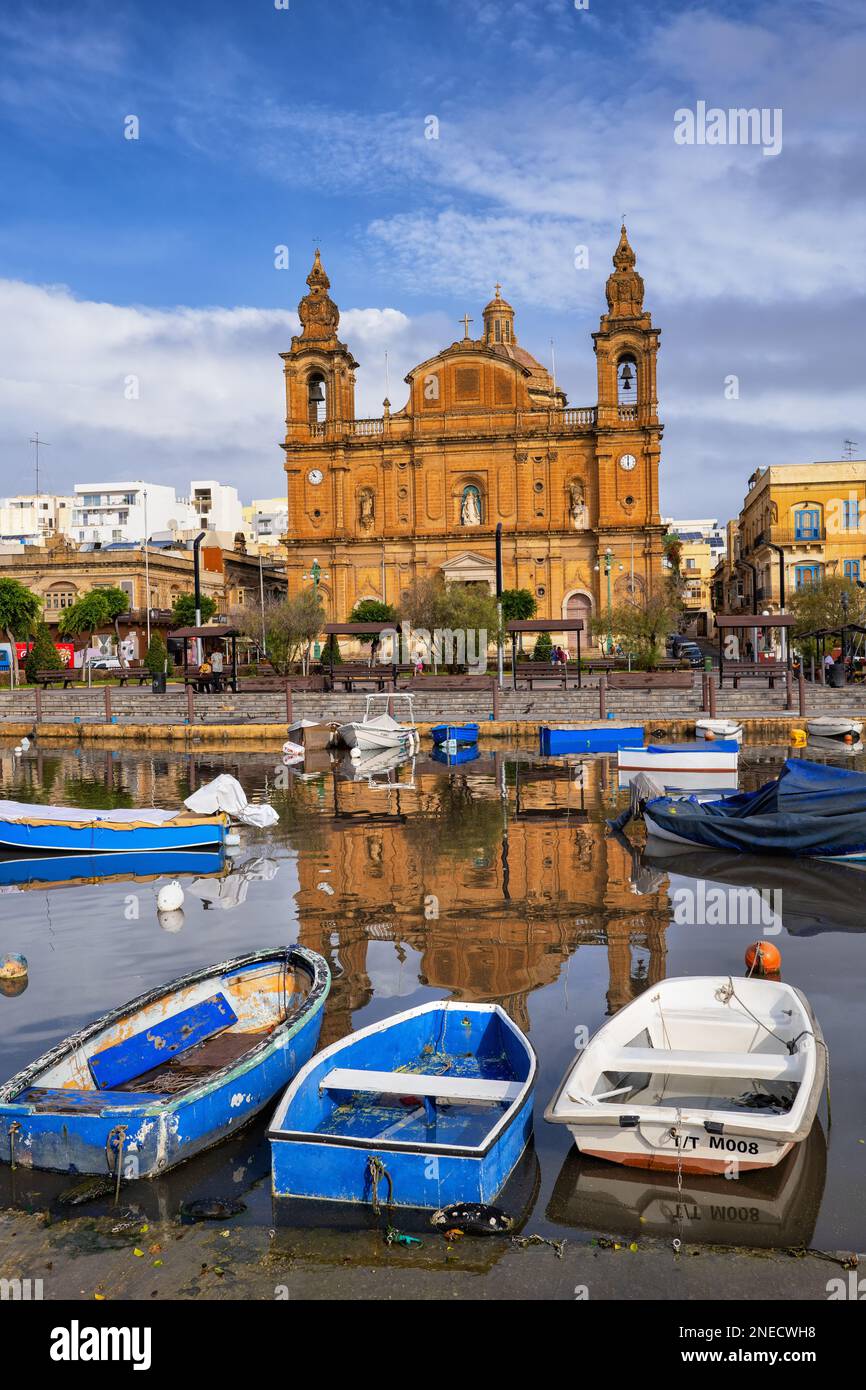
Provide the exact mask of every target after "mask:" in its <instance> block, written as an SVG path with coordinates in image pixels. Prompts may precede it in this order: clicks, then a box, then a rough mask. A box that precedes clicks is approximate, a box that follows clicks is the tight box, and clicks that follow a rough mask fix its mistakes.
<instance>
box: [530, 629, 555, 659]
mask: <svg viewBox="0 0 866 1390" xmlns="http://www.w3.org/2000/svg"><path fill="white" fill-rule="evenodd" d="M552 652H553V639H552V638H551V636H550V633H549V632H539V634H538V637H537V639H536V642H535V646H534V648H533V651H532V660H533V661H546V662H548V663H549V662H550V657H551V654H552Z"/></svg>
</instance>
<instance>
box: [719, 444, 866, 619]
mask: <svg viewBox="0 0 866 1390" xmlns="http://www.w3.org/2000/svg"><path fill="white" fill-rule="evenodd" d="M737 529H738V546H739V560H740V564H739V565H738V566H736V568H737V569H738V571H739V573H740V575H741V577H742V580H743V584H744V588H743V605H742V606H743V607H744V608H746V609H748V608H750V607H751V606H752V600H754V606H755V607H756V608H757V609H760V610H764V609H766V610H768V611H769V612H777V611H779V609H780V608H781V607H782V606H783V605H782V593H781V590H782V587H783V583H784V597H785V599H786V600H787V599H788V598H789V597H790V595H791V594H792V593H794V592H795V591H796V590H797V589H802V588H803V587H804V586H806V585H811V584H817V583H819V582H820V581H821V580H822V579H824V578H825V577H828V576H831V575H838V576H839V577H845V578H848V579H854V580H863V579H866V461H864V460H862V459H851V460H836V461H830V462H826V463H807V464H788V465H785V466H782V467H778V466H772V467H770V468H763V469H758V470H757V472H755V473H753V474H752V476H751V478H750V479H749V491H748V493H747V494H746V498H745V501H744V503H743V508H742V511H741V512H740V518H739V523H738V528H737Z"/></svg>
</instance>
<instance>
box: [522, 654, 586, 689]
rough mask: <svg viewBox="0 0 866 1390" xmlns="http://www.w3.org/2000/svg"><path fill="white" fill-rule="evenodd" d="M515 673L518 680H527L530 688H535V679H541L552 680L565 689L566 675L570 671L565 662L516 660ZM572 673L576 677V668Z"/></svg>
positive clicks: (566, 683)
mask: <svg viewBox="0 0 866 1390" xmlns="http://www.w3.org/2000/svg"><path fill="white" fill-rule="evenodd" d="M516 674H517V679H518V680H519V681H521V680H523V681H528V682H529V689H530V690H534V689H535V682H536V681H541V682H542V683H544V682H547V683H550V682H551V681H552V682H553V683H554V684H555V685H558V686H560V687H561V689H563V690H567V689H568V677H569V674H572V673H570V672H569V668H568V665H567V664H566V665H561V664H557V665H556V666H554V665H553V663H552V662H550V661H547V662H545V661H518V663H517V666H516ZM573 674H574V678H575V679H577V672H576V670H575V671H574V672H573Z"/></svg>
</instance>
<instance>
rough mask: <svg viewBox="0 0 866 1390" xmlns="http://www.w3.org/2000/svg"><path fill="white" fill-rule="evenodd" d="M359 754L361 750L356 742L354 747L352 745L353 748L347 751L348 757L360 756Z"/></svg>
mask: <svg viewBox="0 0 866 1390" xmlns="http://www.w3.org/2000/svg"><path fill="white" fill-rule="evenodd" d="M360 756H361V750H360V748H359V747H358V746H357V744H356V745H355V747H354V748H353V749H352V750H351V752H350V753H349V757H350V758H360Z"/></svg>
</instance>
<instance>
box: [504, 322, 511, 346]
mask: <svg viewBox="0 0 866 1390" xmlns="http://www.w3.org/2000/svg"><path fill="white" fill-rule="evenodd" d="M505 341H506V343H510V342H511V324H510V323H509V322H508V319H506V320H505Z"/></svg>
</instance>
